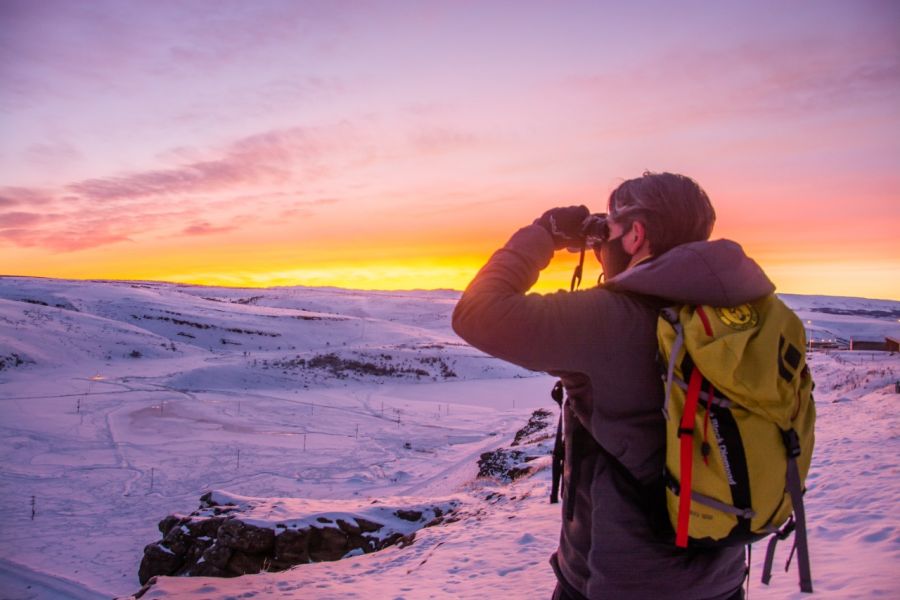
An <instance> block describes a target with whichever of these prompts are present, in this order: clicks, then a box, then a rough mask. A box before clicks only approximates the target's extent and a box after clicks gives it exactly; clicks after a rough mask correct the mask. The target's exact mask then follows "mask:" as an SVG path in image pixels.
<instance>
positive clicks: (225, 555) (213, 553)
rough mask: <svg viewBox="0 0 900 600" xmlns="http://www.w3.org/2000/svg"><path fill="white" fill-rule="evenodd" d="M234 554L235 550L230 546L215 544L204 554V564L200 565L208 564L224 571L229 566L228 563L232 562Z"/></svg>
mask: <svg viewBox="0 0 900 600" xmlns="http://www.w3.org/2000/svg"><path fill="white" fill-rule="evenodd" d="M232 552H233V550H232V549H231V548H229V547H228V546H224V545H222V544H220V543H218V542H215V543H213V545H212V546H210V547H209V548H207V549H206V550H205V551H204V552H203V556H202V557H201V559H202V561H203V562H201V563H199V564H201V565H202V564H206V565H210V566H213V567H217V568H219V569H224V568H225V567H226V566H227V565H228V561H229V560H231V553H232Z"/></svg>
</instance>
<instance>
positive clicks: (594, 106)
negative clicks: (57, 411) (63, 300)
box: [0, 0, 900, 299]
mask: <svg viewBox="0 0 900 600" xmlns="http://www.w3.org/2000/svg"><path fill="white" fill-rule="evenodd" d="M623 4H624V3H621V2H602V1H595V2H531V1H516V2H513V1H508V2H493V1H482V2H466V1H455V2H404V1H391V2H367V1H359V2H341V1H323V2H317V1H309V2H299V1H291V2H275V1H267V0H257V1H255V2H252V3H251V2H228V1H217V2H211V1H209V2H208V1H200V0H192V1H189V2H172V1H166V0H163V1H154V2H138V1H129V0H122V1H107V0H93V1H91V2H69V1H59V0H42V1H41V2H33V1H31V0H0V81H2V82H3V83H2V84H0V274H6V275H32V276H46V277H65V278H78V279H84V278H103V279H153V280H165V281H177V282H187V283H201V284H212V285H237V286H270V285H334V286H340V287H352V288H364V289H410V288H426V289H430V288H452V289H463V288H464V287H465V285H466V284H467V282H468V281H469V280H470V279H471V278H472V277H473V276H474V274H475V273H476V272H477V270H478V268H479V267H480V266H481V265H482V264H483V263H484V262H485V261H486V260H487V258H488V257H489V256H490V254H491V253H492V252H493V251H494V250H495V249H497V248H499V247H500V246H502V245H503V243H504V242H505V241H506V240H507V239H508V238H509V236H510V235H511V234H512V233H514V232H515V231H516V230H517V229H518V228H519V227H522V226H524V225H527V224H529V223H531V222H532V221H533V220H534V219H535V218H537V217H538V216H540V215H541V214H542V213H543V212H544V211H545V210H547V209H549V208H552V207H554V206H561V205H562V206H564V205H571V204H585V205H587V206H588V207H589V208H591V210H592V211H595V212H600V211H603V210H605V207H606V199H607V198H608V196H609V193H610V192H611V191H612V190H613V189H614V188H615V187H616V186H617V185H618V184H619V183H621V182H622V181H624V180H626V179H630V178H633V177H638V176H640V175H641V173H642V172H644V171H645V170H650V171H672V172H679V173H683V174H686V175H689V176H691V177H693V178H694V179H695V180H697V181H698V182H699V183H700V184H701V185H702V186H703V187H704V189H706V191H707V192H708V194H709V196H710V197H711V199H712V201H713V204H714V205H715V207H716V211H717V214H718V221H717V224H716V228H715V230H714V232H713V237H714V238H722V237H724V238H729V239H733V240H736V241H738V242H739V243H741V244H742V245H743V247H744V248H745V250H746V251H747V252H748V254H750V256H752V257H753V258H755V259H756V260H757V261H758V262H759V263H760V264H761V265H762V267H763V268H764V269H765V270H766V271H767V273H768V274H769V276H770V278H771V279H772V280H773V281H774V282H775V283H776V285H777V286H778V289H779V291H781V292H790V293H806V294H829V295H848V296H864V297H872V298H886V299H900V241H898V239H900V236H898V235H897V231H898V229H900V201H898V200H900V168H898V167H900V135H898V134H900V4H897V3H896V2H892V1H883V2H872V1H864V0H860V1H853V2H850V1H841V2H830V1H816V2H812V1H797V2H790V3H784V2H753V3H746V2H731V1H724V2H678V3H672V2H666V1H661V0H660V1H655V2H632V3H628V6H624V5H623ZM573 266H574V257H573V256H571V255H567V254H566V253H565V252H563V253H560V255H559V256H558V257H557V258H555V259H554V262H553V263H552V265H551V267H550V268H549V269H548V270H547V271H546V272H545V273H544V274H543V275H542V277H541V280H540V281H539V283H538V286H537V287H536V288H535V289H536V290H538V291H552V290H556V289H558V288H564V287H568V281H569V276H570V272H571V269H572V267H573ZM599 271H600V269H599V266H598V265H596V262H595V261H593V260H592V259H589V264H588V265H587V267H586V275H585V280H586V281H589V280H591V279H592V278H596V276H597V275H598V274H599Z"/></svg>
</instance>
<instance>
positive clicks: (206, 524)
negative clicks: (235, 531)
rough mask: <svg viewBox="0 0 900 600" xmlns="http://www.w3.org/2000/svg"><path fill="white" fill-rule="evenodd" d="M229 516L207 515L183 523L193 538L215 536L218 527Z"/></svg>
mask: <svg viewBox="0 0 900 600" xmlns="http://www.w3.org/2000/svg"><path fill="white" fill-rule="evenodd" d="M229 518H230V517H209V518H207V519H192V520H190V521H188V522H187V523H185V525H186V526H187V528H188V531H190V532H191V535H192V536H194V537H195V538H199V537H208V538H215V537H216V535H217V533H218V531H219V527H221V525H222V523H224V522H225V521H226V520H228V519H229Z"/></svg>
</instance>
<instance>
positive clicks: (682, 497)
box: [675, 368, 703, 548]
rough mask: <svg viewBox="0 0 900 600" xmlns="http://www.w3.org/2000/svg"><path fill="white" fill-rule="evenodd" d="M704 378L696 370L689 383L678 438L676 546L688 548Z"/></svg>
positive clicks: (695, 369) (698, 370)
mask: <svg viewBox="0 0 900 600" xmlns="http://www.w3.org/2000/svg"><path fill="white" fill-rule="evenodd" d="M702 383H703V376H702V375H701V374H700V369H697V368H694V370H693V372H692V373H691V380H690V382H689V383H688V390H687V397H686V398H685V401H684V413H683V414H682V415H681V426H680V427H679V428H678V437H679V438H680V439H681V489H680V490H679V492H678V528H677V529H676V531H675V545H676V546H678V547H680V548H687V544H688V522H689V521H690V519H691V476H692V474H693V467H694V418H695V417H696V415H697V400H698V399H699V398H700V387H701V384H702Z"/></svg>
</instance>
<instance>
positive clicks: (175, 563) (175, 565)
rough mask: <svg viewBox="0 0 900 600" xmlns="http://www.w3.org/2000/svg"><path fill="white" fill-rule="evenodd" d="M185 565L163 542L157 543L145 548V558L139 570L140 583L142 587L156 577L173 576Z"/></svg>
mask: <svg viewBox="0 0 900 600" xmlns="http://www.w3.org/2000/svg"><path fill="white" fill-rule="evenodd" d="M182 563H183V560H182V558H181V557H180V556H178V555H176V554H175V553H174V552H172V551H171V550H169V549H168V548H167V547H165V546H164V545H163V544H162V542H156V543H154V544H149V545H148V546H146V547H144V558H143V559H141V566H140V568H139V569H138V581H139V582H140V583H141V585H144V584H145V583H147V581H148V580H149V579H150V578H151V577H153V576H155V575H172V574H174V573H175V571H177V570H178V569H179V568H180V567H181V565H182Z"/></svg>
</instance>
